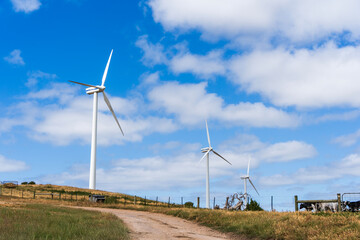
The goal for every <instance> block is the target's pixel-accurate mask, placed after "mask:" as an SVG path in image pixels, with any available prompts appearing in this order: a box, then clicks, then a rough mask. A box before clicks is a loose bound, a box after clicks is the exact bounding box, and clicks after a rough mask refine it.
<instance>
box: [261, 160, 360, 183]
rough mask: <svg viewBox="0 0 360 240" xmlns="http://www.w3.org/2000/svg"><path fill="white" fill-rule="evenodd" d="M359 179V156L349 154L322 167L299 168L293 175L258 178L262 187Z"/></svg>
mask: <svg viewBox="0 0 360 240" xmlns="http://www.w3.org/2000/svg"><path fill="white" fill-rule="evenodd" d="M352 176H355V177H360V155H358V154H351V155H348V156H346V157H345V158H343V159H342V160H340V161H337V162H332V163H330V164H328V165H324V166H311V167H307V168H300V169H299V170H298V171H296V172H295V173H293V174H290V175H282V174H276V175H273V176H267V177H262V178H260V183H261V184H263V185H269V186H276V185H291V184H316V183H321V182H324V181H329V180H333V179H338V178H344V177H352Z"/></svg>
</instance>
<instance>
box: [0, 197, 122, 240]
mask: <svg viewBox="0 0 360 240" xmlns="http://www.w3.org/2000/svg"><path fill="white" fill-rule="evenodd" d="M0 239H2V240H5V239H6V240H12V239H14V240H20V239H24V240H25V239H26V240H28V239H94V240H95V239H129V236H128V230H127V229H126V227H125V226H124V224H123V223H122V222H121V220H120V219H118V218H117V217H115V216H114V215H111V214H104V213H99V212H90V211H85V210H80V209H70V208H64V207H58V206H51V205H44V204H19V205H5V206H4V205H0Z"/></svg>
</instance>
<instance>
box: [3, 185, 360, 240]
mask: <svg viewBox="0 0 360 240" xmlns="http://www.w3.org/2000/svg"><path fill="white" fill-rule="evenodd" d="M33 187H36V190H37V191H41V190H40V189H41V188H43V191H45V189H47V191H56V190H59V191H61V190H63V189H62V188H61V187H60V186H57V187H56V189H52V188H51V187H50V186H47V185H43V186H33ZM33 187H32V189H33ZM64 190H65V191H66V192H70V191H78V192H80V191H84V192H86V191H88V190H86V189H71V188H65V189H64ZM106 195H107V196H108V198H107V200H106V201H105V203H92V202H89V201H87V200H86V201H85V200H84V201H74V200H66V201H63V200H62V201H60V200H55V199H54V200H50V199H42V198H39V199H21V198H13V200H14V201H18V202H22V203H23V204H26V203H33V202H38V203H43V204H52V205H59V204H61V205H72V206H84V207H86V206H88V207H104V208H119V209H132V210H138V211H148V212H156V213H163V214H167V215H172V216H176V217H180V218H183V219H187V220H190V221H193V222H196V223H199V224H201V225H205V226H208V227H210V228H212V229H216V230H219V231H221V232H225V233H231V234H233V235H234V236H235V237H234V239H236V236H239V237H240V239H241V238H242V237H243V238H244V237H245V238H248V239H284V240H293V239H309V240H313V239H314V240H315V239H324V240H330V239H331V240H332V239H360V237H359V236H360V214H359V213H351V212H343V213H316V214H315V213H311V212H296V213H295V212H267V211H261V207H260V206H259V205H258V204H257V203H256V202H255V201H253V202H252V204H250V205H249V208H250V206H251V209H248V210H249V211H226V210H221V209H219V210H207V209H197V208H194V207H193V205H194V204H193V203H191V202H187V203H185V206H184V207H182V206H181V205H174V204H170V205H168V204H167V203H159V205H158V206H157V207H154V206H151V205H150V204H146V205H145V204H144V203H143V202H142V200H140V199H139V200H138V201H137V202H136V204H137V205H134V201H133V199H134V197H133V196H128V195H123V194H122V195H120V194H115V193H114V194H113V195H112V194H106ZM124 196H127V197H128V200H127V201H126V202H124V201H123V200H124ZM117 197H122V198H121V199H119V198H117ZM147 201H148V203H149V202H150V201H149V200H147ZM0 206H1V205H0ZM169 206H170V207H169ZM259 210H260V211H259ZM0 217H1V216H0ZM1 225H2V222H1V220H0V226H1ZM81 225H82V224H81ZM85 228H86V227H85ZM0 231H2V230H1V228H0ZM1 237H2V236H1V233H0V239H4V238H1ZM10 239H11V238H10ZM13 239H15V238H13ZM44 239H45V238H44ZM61 239H63V238H61ZM90 239H96V238H90ZM105 239H107V238H105Z"/></svg>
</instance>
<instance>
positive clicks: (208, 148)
mask: <svg viewBox="0 0 360 240" xmlns="http://www.w3.org/2000/svg"><path fill="white" fill-rule="evenodd" d="M211 150H212V148H211V147H205V148H202V149H201V152H202V153H206V152H207V151H211Z"/></svg>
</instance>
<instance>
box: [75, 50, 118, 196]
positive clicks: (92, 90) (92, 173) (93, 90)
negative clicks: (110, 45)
mask: <svg viewBox="0 0 360 240" xmlns="http://www.w3.org/2000/svg"><path fill="white" fill-rule="evenodd" d="M112 53H113V50H111V53H110V57H109V60H108V62H107V64H106V67H105V71H104V75H103V77H102V81H101V85H100V86H99V85H96V86H95V85H90V84H85V83H80V82H75V81H69V82H72V83H76V84H80V85H83V86H87V87H89V88H86V93H87V94H89V95H91V94H94V101H93V121H92V132H91V157H90V158H91V160H90V178H89V189H96V138H97V136H96V135H97V112H98V93H101V92H102V93H103V96H104V100H105V103H106V105H107V106H108V107H109V110H110V112H111V113H112V115H113V116H114V118H115V121H116V123H117V125H118V126H119V128H120V131H121V133H122V135H124V132H123V130H122V129H121V127H120V123H119V121H118V120H117V118H116V115H115V113H114V110H113V108H112V107H111V104H110V101H109V99H108V98H107V96H106V94H105V86H104V84H105V80H106V75H107V72H108V69H109V65H110V60H111V56H112Z"/></svg>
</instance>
